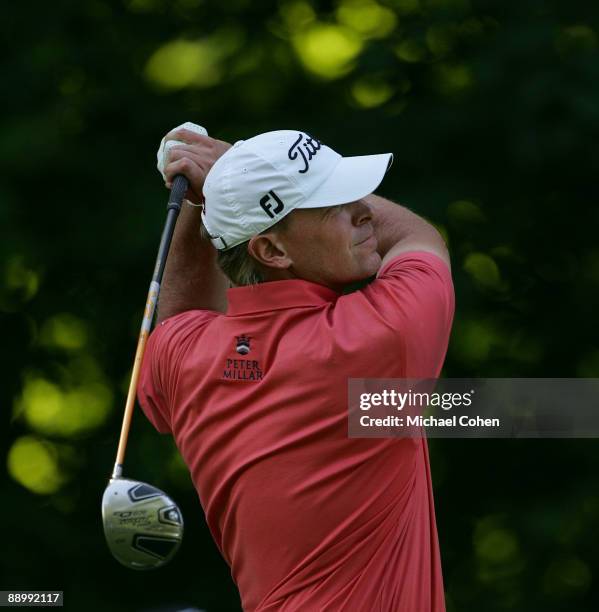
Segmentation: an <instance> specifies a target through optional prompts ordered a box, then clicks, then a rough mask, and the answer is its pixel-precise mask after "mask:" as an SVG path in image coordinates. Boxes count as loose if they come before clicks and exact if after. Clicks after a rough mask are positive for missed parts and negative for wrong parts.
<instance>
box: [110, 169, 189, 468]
mask: <svg viewBox="0 0 599 612" xmlns="http://www.w3.org/2000/svg"><path fill="white" fill-rule="evenodd" d="M188 185H189V183H188V181H187V179H186V178H185V177H184V176H182V175H178V176H176V177H175V179H174V181H173V186H172V189H171V192H170V197H169V202H168V206H167V215H166V223H165V224H164V229H163V230H162V237H161V239H160V246H159V247H158V256H157V257H156V265H155V266H154V274H153V276H152V282H151V283H150V289H149V291H148V298H147V300H146V307H145V310H144V316H143V320H142V322H141V329H140V331H139V338H138V340H137V349H136V351H135V360H134V362H133V370H132V372H131V380H130V381H129V391H128V392H127V401H126V403H125V413H124V415H123V424H122V426H121V436H120V438H119V446H118V449H117V453H116V461H115V464H114V468H113V471H112V478H120V477H121V476H122V475H123V463H124V461H125V450H126V448H127V439H128V437H129V429H130V428H131V419H132V417H133V409H134V407H135V397H136V395H137V383H138V381H139V373H140V370H141V364H142V361H143V357H144V352H145V349H146V343H147V341H148V337H149V335H150V330H151V328H152V320H153V319H154V312H155V310H156V304H157V302H158V296H159V294H160V283H161V282H162V275H163V274H164V268H165V265H166V259H167V257H168V251H169V248H170V245H171V241H172V238H173V234H174V232H175V224H176V223H177V217H178V216H179V211H180V210H181V203H182V202H183V197H184V195H185V192H186V191H187V187H188Z"/></svg>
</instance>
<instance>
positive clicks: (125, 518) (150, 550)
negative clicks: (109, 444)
mask: <svg viewBox="0 0 599 612" xmlns="http://www.w3.org/2000/svg"><path fill="white" fill-rule="evenodd" d="M204 133H205V132H204ZM188 185H189V183H188V181H187V179H186V178H185V177H184V176H181V175H178V176H176V177H175V179H174V181H173V186H172V189H171V192H170V197H169V202H168V206H167V218H166V223H165V226H164V229H163V231H162V238H161V240H160V246H159V248H158V256H157V258H156V265H155V267H154V275H153V276H152V282H151V283H150V290H149V292H148V298H147V301H146V307H145V311H144V316H143V320H142V324H141V330H140V333H139V339H138V342H137V350H136V353H135V361H134V364H133V371H132V373H131V381H130V383H129V391H128V393H127V402H126V405H125V414H124V416H123V424H122V427H121V436H120V439H119V446H118V450H117V455H116V462H115V464H114V468H113V471H112V475H111V478H110V481H109V483H108V486H107V487H106V490H105V491H104V495H103V497H102V522H103V524H104V535H105V536H106V541H107V543H108V547H109V549H110V551H111V552H112V554H113V555H114V557H115V558H116V559H117V560H118V561H119V562H120V563H122V564H123V565H125V566H127V567H129V568H132V569H138V570H144V569H154V568H158V567H161V566H162V565H164V564H165V563H167V562H168V561H170V560H171V559H172V558H173V556H174V555H175V553H176V552H177V550H178V548H179V546H180V544H181V540H182V538H183V516H182V514H181V511H180V510H179V507H178V506H177V504H175V502H174V501H173V500H172V499H171V498H170V497H169V496H168V495H166V493H164V492H163V491H161V490H160V489H157V488H156V487H154V486H152V485H149V484H146V483H144V482H139V481H136V480H129V479H127V478H123V462H124V457H125V448H126V446H127V438H128V436H129V429H130V426H131V417H132V415H133V408H134V406H135V397H136V393H137V382H138V379H139V373H140V368H141V364H142V360H143V356H144V351H145V347H146V342H147V340H148V336H149V334H150V330H151V327H152V320H153V318H154V311H155V309H156V303H157V301H158V294H159V293H160V283H161V281H162V275H163V273H164V267H165V264H166V258H167V256H168V250H169V247H170V244H171V240H172V237H173V233H174V230H175V223H176V221H177V217H178V215H179V211H180V210H181V203H182V201H183V197H184V195H185V192H186V191H187V188H188Z"/></svg>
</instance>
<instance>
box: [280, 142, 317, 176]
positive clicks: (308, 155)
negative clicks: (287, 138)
mask: <svg viewBox="0 0 599 612" xmlns="http://www.w3.org/2000/svg"><path fill="white" fill-rule="evenodd" d="M304 136H305V137H306V140H304ZM302 140H304V142H302ZM321 146H322V144H321V142H320V141H319V140H316V138H312V136H310V135H309V134H300V135H299V136H298V137H297V140H296V141H295V142H294V143H293V144H292V145H291V147H290V148H289V151H288V152H287V155H289V159H290V160H291V161H293V160H294V159H297V158H298V157H301V158H302V161H303V162H304V164H303V166H304V167H303V168H302V169H301V170H298V172H299V173H300V174H304V173H306V172H308V170H309V169H310V160H311V159H312V158H313V157H314V156H315V155H316V153H317V152H318V150H319V149H320V147H321Z"/></svg>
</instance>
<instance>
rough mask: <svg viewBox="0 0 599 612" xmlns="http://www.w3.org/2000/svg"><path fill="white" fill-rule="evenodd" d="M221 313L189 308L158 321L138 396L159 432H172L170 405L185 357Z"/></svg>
mask: <svg viewBox="0 0 599 612" xmlns="http://www.w3.org/2000/svg"><path fill="white" fill-rule="evenodd" d="M219 314H220V313H217V312H213V311H210V310H188V311H185V312H182V313H180V314H177V315H175V316H173V317H169V318H168V319H165V320H164V321H162V322H161V323H159V324H158V325H157V326H156V327H155V328H154V330H153V331H152V333H151V334H150V337H149V339H148V343H147V345H146V350H145V354H144V359H143V363H142V366H141V372H140V377H139V384H138V386H137V399H138V401H139V404H140V405H141V407H142V410H143V411H144V413H145V415H146V417H147V418H148V420H149V421H150V423H152V425H154V427H155V428H156V429H157V430H158V431H159V432H160V433H171V432H172V428H171V406H172V405H173V400H174V396H175V392H176V387H177V379H178V375H179V370H180V367H181V362H182V359H183V356H184V355H185V353H186V352H187V350H188V349H189V347H190V346H191V345H192V344H193V342H194V339H195V338H196V337H197V334H198V333H199V332H200V331H201V330H202V328H203V327H204V326H205V325H207V324H208V323H209V322H210V321H212V320H213V319H214V318H215V317H217V316H218V315H219Z"/></svg>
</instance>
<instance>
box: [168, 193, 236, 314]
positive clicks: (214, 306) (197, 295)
mask: <svg viewBox="0 0 599 612" xmlns="http://www.w3.org/2000/svg"><path fill="white" fill-rule="evenodd" d="M200 223H201V216H200V208H199V207H193V206H190V205H189V204H188V203H187V202H184V203H183V206H182V207H181V212H180V214H179V219H178V220H177V225H176V226H175V233H174V235H173V240H172V243H171V248H170V250H169V254H168V259H167V262H166V267H165V269H164V277H163V280H162V286H161V289H160V297H159V299H158V313H157V322H159V321H162V320H163V319H167V318H168V317H172V316H173V315H175V314H179V313H180V312H184V311H186V310H195V309H202V310H219V311H221V312H224V311H225V310H226V290H227V287H228V281H227V279H226V277H225V276H224V274H223V273H222V272H221V271H220V269H219V268H218V265H217V263H216V249H215V248H214V247H213V246H212V244H211V243H210V242H209V241H207V240H204V239H203V238H202V237H201V234H200Z"/></svg>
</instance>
